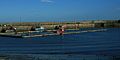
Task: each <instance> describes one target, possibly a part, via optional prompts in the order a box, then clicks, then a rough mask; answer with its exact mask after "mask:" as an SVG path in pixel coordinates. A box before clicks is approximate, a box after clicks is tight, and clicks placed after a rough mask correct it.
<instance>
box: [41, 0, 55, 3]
mask: <svg viewBox="0 0 120 60" xmlns="http://www.w3.org/2000/svg"><path fill="white" fill-rule="evenodd" d="M41 2H45V3H51V2H53V1H51V0H41Z"/></svg>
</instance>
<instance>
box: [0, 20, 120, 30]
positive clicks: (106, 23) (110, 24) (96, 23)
mask: <svg viewBox="0 0 120 60" xmlns="http://www.w3.org/2000/svg"><path fill="white" fill-rule="evenodd" d="M3 25H12V26H14V27H16V28H17V30H18V31H19V30H29V29H30V28H31V27H32V26H43V27H45V28H46V29H53V28H54V27H55V26H56V25H66V26H67V28H66V29H79V28H120V20H93V21H73V22H14V23H0V30H1V28H2V26H3Z"/></svg>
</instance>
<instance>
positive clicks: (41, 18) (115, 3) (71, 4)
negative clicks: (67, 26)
mask: <svg viewBox="0 0 120 60" xmlns="http://www.w3.org/2000/svg"><path fill="white" fill-rule="evenodd" d="M118 19H120V0H0V22H20V21H22V22H47V21H50V22H54V21H74V20H76V21H80V20H118Z"/></svg>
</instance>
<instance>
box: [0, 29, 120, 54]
mask: <svg viewBox="0 0 120 60" xmlns="http://www.w3.org/2000/svg"><path fill="white" fill-rule="evenodd" d="M0 53H1V54H2V53H3V54H5V53H20V54H92V55H93V54H97V55H120V28H108V30H107V31H105V32H88V33H80V34H69V35H64V36H47V37H36V38H10V37H0Z"/></svg>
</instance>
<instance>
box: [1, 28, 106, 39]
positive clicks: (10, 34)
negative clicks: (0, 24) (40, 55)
mask: <svg viewBox="0 0 120 60" xmlns="http://www.w3.org/2000/svg"><path fill="white" fill-rule="evenodd" d="M103 31H107V29H97V30H85V31H76V32H65V33H64V34H63V35H66V34H79V33H87V32H103ZM29 32H30V33H32V32H35V31H29ZM36 32H38V31H36ZM55 35H59V34H56V33H49V34H47V33H45V34H36V35H34V34H31V35H22V34H14V33H0V36H2V37H14V38H32V37H44V36H55Z"/></svg>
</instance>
